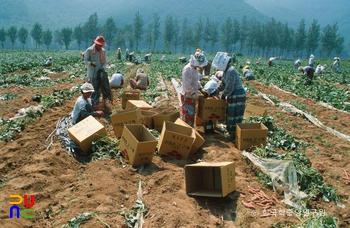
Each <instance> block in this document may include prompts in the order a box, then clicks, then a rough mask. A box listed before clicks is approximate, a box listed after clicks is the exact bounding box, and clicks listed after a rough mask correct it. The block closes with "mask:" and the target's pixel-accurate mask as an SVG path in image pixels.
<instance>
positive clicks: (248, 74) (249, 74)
mask: <svg viewBox="0 0 350 228" xmlns="http://www.w3.org/2000/svg"><path fill="white" fill-rule="evenodd" d="M243 78H244V80H254V79H255V77H254V74H253V71H252V69H250V66H248V65H246V66H245V67H243Z"/></svg>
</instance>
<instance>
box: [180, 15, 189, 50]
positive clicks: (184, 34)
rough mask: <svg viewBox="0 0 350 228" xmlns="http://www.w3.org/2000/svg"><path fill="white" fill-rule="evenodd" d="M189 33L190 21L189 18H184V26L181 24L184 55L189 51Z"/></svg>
mask: <svg viewBox="0 0 350 228" xmlns="http://www.w3.org/2000/svg"><path fill="white" fill-rule="evenodd" d="M188 31H189V26H188V19H187V17H184V18H183V19H182V24H181V37H182V40H181V44H182V53H186V51H187V48H188V46H187V44H188V43H187V42H188V37H187V35H188V33H189V32H188Z"/></svg>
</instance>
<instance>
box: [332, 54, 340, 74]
mask: <svg viewBox="0 0 350 228" xmlns="http://www.w3.org/2000/svg"><path fill="white" fill-rule="evenodd" d="M332 69H333V72H334V73H340V58H339V57H334V62H333V65H332Z"/></svg>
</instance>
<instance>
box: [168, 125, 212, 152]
mask: <svg viewBox="0 0 350 228" xmlns="http://www.w3.org/2000/svg"><path fill="white" fill-rule="evenodd" d="M174 123H176V124H179V125H183V126H186V127H191V126H190V125H188V124H187V123H186V122H185V121H183V120H182V119H181V118H178V119H177V120H176V121H175V122H174ZM193 130H194V133H195V134H196V139H195V140H194V142H193V145H192V148H191V151H190V154H192V153H194V152H196V151H197V150H198V149H199V148H200V147H201V146H202V145H203V144H204V142H205V139H204V138H203V137H202V136H201V135H200V134H199V133H198V131H196V130H195V129H193Z"/></svg>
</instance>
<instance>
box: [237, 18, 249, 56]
mask: <svg viewBox="0 0 350 228" xmlns="http://www.w3.org/2000/svg"><path fill="white" fill-rule="evenodd" d="M249 27H250V24H249V21H248V19H247V16H245V15H244V17H243V18H242V21H241V30H240V34H239V52H241V53H242V52H243V47H244V43H245V42H246V40H247V34H248V29H249Z"/></svg>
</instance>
